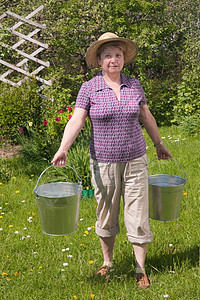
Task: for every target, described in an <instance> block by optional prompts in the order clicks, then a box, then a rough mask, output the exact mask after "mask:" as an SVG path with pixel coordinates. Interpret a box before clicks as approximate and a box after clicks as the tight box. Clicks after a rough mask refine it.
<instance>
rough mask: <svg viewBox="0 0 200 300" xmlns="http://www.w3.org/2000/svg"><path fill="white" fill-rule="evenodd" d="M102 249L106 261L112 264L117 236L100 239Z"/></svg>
mask: <svg viewBox="0 0 200 300" xmlns="http://www.w3.org/2000/svg"><path fill="white" fill-rule="evenodd" d="M100 242H101V248H102V251H103V257H104V261H107V262H111V261H112V257H113V248H114V243H115V236H110V237H100Z"/></svg>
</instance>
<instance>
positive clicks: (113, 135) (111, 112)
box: [75, 73, 146, 163]
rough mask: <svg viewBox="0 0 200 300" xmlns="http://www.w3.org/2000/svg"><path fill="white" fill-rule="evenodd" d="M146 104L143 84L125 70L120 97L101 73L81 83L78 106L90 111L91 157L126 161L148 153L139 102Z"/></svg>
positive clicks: (98, 159)
mask: <svg viewBox="0 0 200 300" xmlns="http://www.w3.org/2000/svg"><path fill="white" fill-rule="evenodd" d="M144 104H146V99H145V95H144V91H143V88H142V86H141V84H140V83H139V81H138V80H137V79H135V78H132V77H129V76H126V75H124V74H121V86H120V101H118V99H117V97H116V95H115V93H114V91H113V90H112V89H111V88H110V87H109V86H108V85H107V83H106V82H105V81H104V79H103V76H102V73H99V74H98V75H97V76H95V77H93V78H92V79H91V80H89V81H87V82H84V83H83V84H82V86H81V88H80V91H79V93H78V96H77V100H76V105H75V107H80V108H83V109H85V110H87V111H88V116H89V118H90V121H91V139H90V156H91V158H93V159H95V160H97V161H99V162H111V163H112V162H127V161H130V160H132V159H134V158H138V157H140V156H142V155H144V154H145V153H146V145H145V140H144V137H143V134H142V129H141V126H140V124H139V121H138V116H139V113H140V105H144Z"/></svg>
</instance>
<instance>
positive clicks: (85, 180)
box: [67, 141, 92, 189]
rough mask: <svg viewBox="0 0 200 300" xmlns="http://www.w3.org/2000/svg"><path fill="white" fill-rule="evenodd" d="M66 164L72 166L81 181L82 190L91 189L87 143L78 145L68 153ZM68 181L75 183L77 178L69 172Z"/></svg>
mask: <svg viewBox="0 0 200 300" xmlns="http://www.w3.org/2000/svg"><path fill="white" fill-rule="evenodd" d="M67 164H69V165H70V166H72V167H73V168H74V169H75V170H76V172H77V173H78V175H79V177H80V178H81V180H82V186H83V189H91V188H92V185H91V172H90V156H89V149H88V142H87V141H86V143H85V144H84V143H82V144H78V145H76V146H75V147H72V149H71V150H70V151H69V152H68V157H67ZM70 174H71V175H70V179H71V180H72V181H73V182H77V176H76V175H75V173H72V172H71V171H70Z"/></svg>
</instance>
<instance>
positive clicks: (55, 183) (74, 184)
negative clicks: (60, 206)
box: [33, 182, 83, 199]
mask: <svg viewBox="0 0 200 300" xmlns="http://www.w3.org/2000/svg"><path fill="white" fill-rule="evenodd" d="M59 183H60V184H61V183H62V184H65V183H67V184H70V185H73V186H77V187H78V188H79V191H77V193H75V194H74V195H71V196H56V197H55V196H52V197H51V196H48V197H46V198H50V199H54V198H66V197H73V196H75V195H78V194H80V193H81V192H82V190H83V188H82V186H81V184H77V183H73V182H49V183H45V184H41V185H37V186H36V187H35V188H34V190H33V192H34V194H35V195H36V196H37V197H44V195H41V194H39V193H38V192H39V191H38V190H39V188H40V187H43V186H45V185H58V184H59Z"/></svg>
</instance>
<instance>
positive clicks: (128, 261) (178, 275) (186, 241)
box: [0, 128, 200, 300]
mask: <svg viewBox="0 0 200 300" xmlns="http://www.w3.org/2000/svg"><path fill="white" fill-rule="evenodd" d="M160 133H161V135H162V137H163V141H164V142H165V144H166V146H167V147H168V148H169V149H170V151H171V153H172V155H173V158H174V159H175V160H177V161H178V162H179V163H180V164H181V165H182V166H183V168H184V170H185V172H186V174H187V176H188V181H187V183H186V185H185V189H184V195H183V197H182V203H181V211H180V216H179V218H178V219H177V220H175V221H168V222H161V221H155V220H150V226H151V230H152V232H153V234H154V240H153V242H152V243H151V244H150V245H149V247H148V252H147V260H146V271H147V273H148V275H149V277H150V280H151V287H150V288H149V289H148V290H145V291H140V290H138V288H137V286H136V282H135V279H134V272H135V258H134V256H133V254H132V246H131V245H130V243H129V242H127V240H126V230H125V227H124V224H123V207H122V206H121V210H120V228H121V231H120V233H119V234H118V236H117V239H116V245H115V249H114V271H113V272H112V273H111V275H110V278H109V280H106V279H102V278H100V279H99V278H96V277H95V276H94V273H95V271H96V270H97V269H98V268H99V267H100V266H101V264H102V262H103V258H102V253H101V248H100V243H99V240H98V237H97V235H96V234H95V229H94V225H95V221H96V216H95V210H96V202H95V200H94V199H88V200H82V201H81V207H80V215H79V222H78V230H77V232H76V233H74V234H72V235H68V236H64V237H52V236H47V235H44V234H43V233H42V229H41V223H40V219H39V214H38V209H37V205H36V201H35V196H34V194H33V188H34V187H35V184H36V180H37V178H36V176H30V177H28V176H26V175H24V174H23V170H18V173H16V175H15V178H12V179H11V180H10V181H9V182H8V183H2V184H0V243H1V246H0V248H1V254H0V259H1V264H0V277H1V278H0V280H1V283H0V296H1V298H2V299H37V300H38V299H48V300H49V299H82V300H85V299H102V295H103V299H104V300H105V299H106V300H107V299H163V298H168V299H199V296H200V290H199V284H198V282H199V200H200V198H199V197H200V195H199V177H200V170H199V167H200V165H199V164H200V159H199V151H198V149H199V147H200V141H199V139H198V138H197V137H196V138H194V137H188V136H184V133H182V132H180V131H179V130H178V129H177V128H175V129H174V128H161V129H160ZM145 136H146V134H145ZM178 139H179V140H178ZM146 141H147V146H148V149H147V154H148V161H149V162H150V161H151V160H152V159H154V158H156V154H155V149H154V147H153V145H152V143H151V142H150V140H149V138H148V137H147V136H146ZM41 171H42V170H41ZM165 171H166V173H170V174H171V173H173V174H174V173H176V175H179V176H184V173H183V171H182V169H181V168H180V167H179V165H177V164H176V163H175V162H173V161H169V162H158V163H157V162H155V163H154V162H152V163H151V164H150V165H149V172H150V173H151V174H155V173H157V172H162V173H163V172H165ZM32 175H34V174H32Z"/></svg>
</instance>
